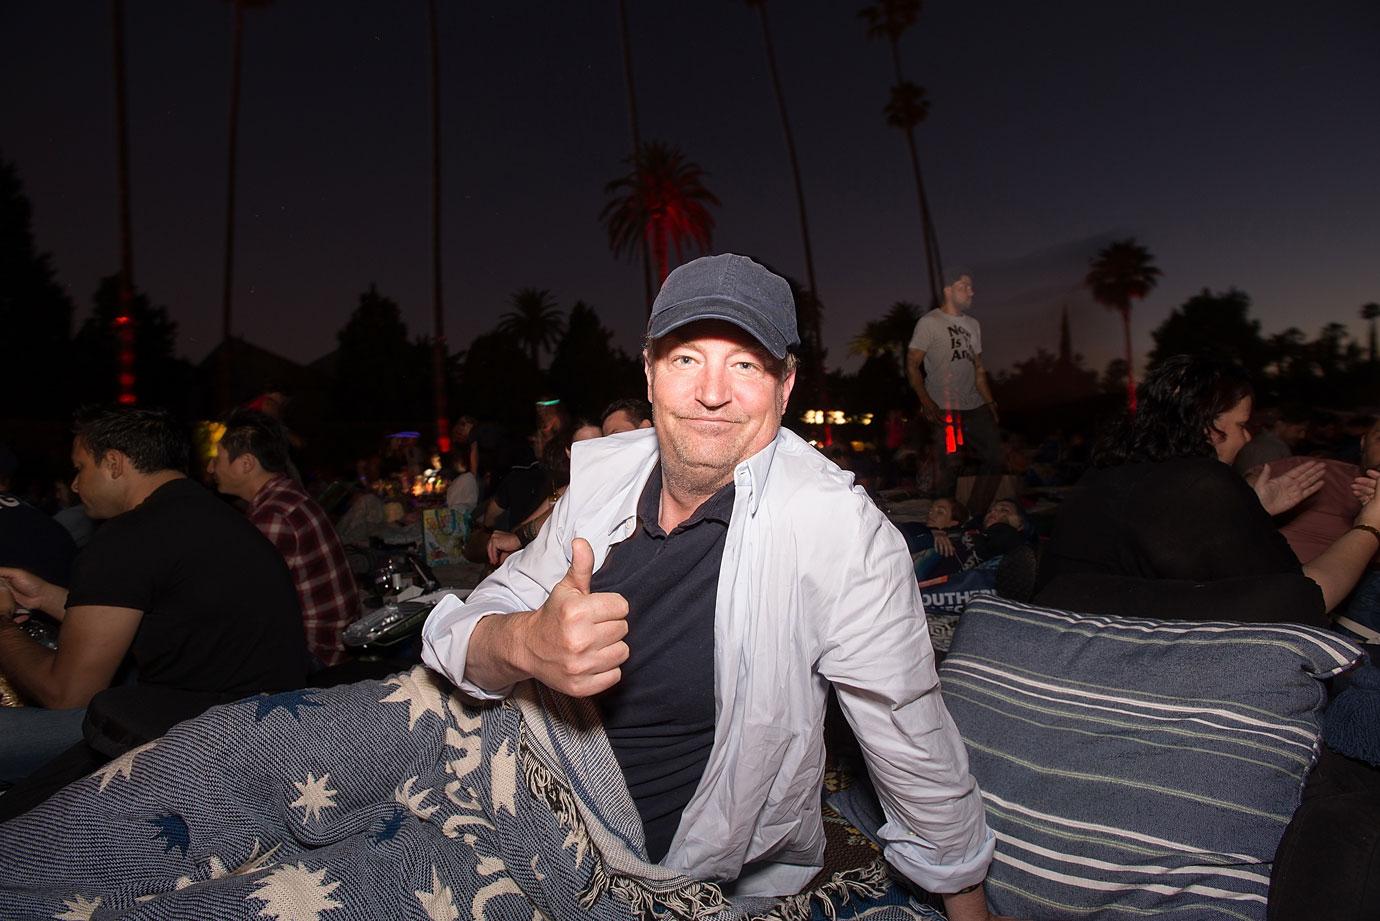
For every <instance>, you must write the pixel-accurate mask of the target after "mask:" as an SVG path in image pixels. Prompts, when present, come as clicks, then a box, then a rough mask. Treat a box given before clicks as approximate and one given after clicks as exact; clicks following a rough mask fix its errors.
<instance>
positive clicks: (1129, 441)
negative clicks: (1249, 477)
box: [1036, 355, 1380, 624]
mask: <svg viewBox="0 0 1380 921" xmlns="http://www.w3.org/2000/svg"><path fill="white" fill-rule="evenodd" d="M1252 397H1253V392H1252V389H1251V384H1250V381H1249V379H1248V378H1247V377H1246V375H1245V372H1243V371H1242V370H1241V369H1240V368H1238V367H1237V366H1235V365H1233V364H1230V363H1228V362H1225V361H1222V360H1219V359H1216V358H1212V357H1208V356H1201V355H1194V356H1188V355H1185V356H1178V357H1175V358H1171V359H1169V360H1168V361H1166V362H1165V363H1164V364H1162V365H1161V366H1160V367H1158V368H1156V369H1155V371H1153V372H1152V373H1151V374H1150V375H1149V376H1147V378H1146V380H1145V382H1144V384H1143V385H1142V386H1141V389H1140V409H1139V412H1137V413H1136V414H1135V415H1127V416H1125V417H1124V418H1122V419H1121V420H1120V421H1119V422H1117V423H1116V424H1115V425H1113V426H1112V427H1111V428H1109V429H1108V431H1107V432H1106V434H1105V435H1104V436H1103V437H1102V439H1101V440H1100V441H1099V442H1098V444H1097V446H1096V447H1095V448H1094V450H1093V457H1092V460H1093V468H1092V470H1090V471H1089V472H1088V474H1087V475H1086V476H1085V477H1084V478H1083V480H1082V481H1081V482H1080V483H1079V485H1078V486H1077V487H1076V488H1075V490H1074V491H1073V493H1072V494H1071V495H1070V497H1069V499H1068V500H1067V501H1066V502H1065V503H1064V504H1063V506H1061V507H1060V509H1059V513H1058V516H1057V518H1056V519H1055V525H1054V534H1053V537H1052V539H1051V540H1050V543H1049V545H1048V547H1047V548H1046V552H1045V553H1044V555H1043V558H1042V560H1041V565H1040V575H1039V579H1038V582H1037V586H1038V587H1037V594H1036V601H1037V602H1038V603H1040V604H1046V605H1049V606H1052V607H1060V608H1067V609H1071V610H1078V611H1088V612H1092V613H1099V614H1127V615H1137V616H1155V617H1177V618H1183V619H1193V620H1209V619H1210V620H1242V621H1294V622H1301V623H1314V624H1323V623H1326V613H1327V612H1328V611H1330V610H1331V609H1332V608H1333V607H1334V606H1335V605H1336V604H1337V603H1338V602H1340V601H1341V600H1342V598H1344V597H1345V596H1346V594H1347V593H1348V592H1350V591H1351V589H1352V587H1353V586H1354V585H1355V584H1356V580H1357V579H1358V578H1359V577H1360V575H1361V572H1362V570H1363V569H1364V567H1365V565H1366V563H1367V562H1368V561H1369V560H1370V558H1371V557H1372V556H1374V555H1375V552H1376V549H1377V547H1378V546H1380V502H1372V503H1369V504H1367V505H1366V506H1363V507H1362V510H1361V513H1360V515H1359V516H1358V517H1357V519H1356V524H1355V526H1354V527H1353V528H1352V529H1351V530H1350V531H1348V532H1346V533H1345V534H1343V535H1342V536H1341V537H1340V538H1338V539H1337V541H1336V542H1335V543H1334V544H1333V545H1332V546H1331V547H1330V548H1328V550H1326V551H1325V552H1324V553H1323V554H1322V555H1321V556H1319V557H1318V558H1316V559H1315V560H1313V561H1312V562H1310V563H1308V564H1307V565H1306V566H1305V565H1301V564H1300V563H1299V560H1298V558H1297V557H1296V556H1295V555H1294V553H1293V551H1292V550H1290V549H1289V545H1288V543H1286V542H1285V540H1284V538H1283V537H1281V536H1280V534H1279V533H1278V531H1276V530H1275V526H1274V523H1273V522H1272V520H1271V516H1273V515H1277V514H1280V513H1281V512H1284V511H1287V510H1288V509H1290V508H1292V507H1293V506H1294V505H1296V504H1298V503H1299V502H1300V501H1302V500H1303V499H1305V498H1307V497H1308V496H1310V495H1312V494H1313V493H1315V492H1316V491H1317V490H1318V489H1320V488H1321V486H1322V475H1323V469H1322V465H1321V464H1317V463H1309V464H1303V465H1300V466H1299V467H1295V468H1294V469H1293V470H1291V471H1289V472H1288V473H1287V474H1284V475H1282V476H1279V477H1273V476H1271V474H1270V471H1269V467H1268V465H1267V466H1266V468H1265V469H1264V470H1263V471H1262V472H1261V474H1260V476H1259V477H1258V478H1257V480H1256V481H1255V484H1254V486H1251V485H1248V484H1247V483H1246V482H1245V481H1244V480H1243V479H1241V477H1240V476H1238V475H1237V474H1236V473H1235V472H1234V471H1233V470H1232V467H1231V463H1232V461H1233V460H1235V458H1236V455H1237V453H1238V452H1240V450H1241V448H1242V447H1243V446H1244V445H1245V444H1246V443H1247V442H1248V441H1250V433H1249V431H1248V430H1247V429H1246V422H1247V420H1248V419H1249V418H1250V415H1251V402H1252Z"/></svg>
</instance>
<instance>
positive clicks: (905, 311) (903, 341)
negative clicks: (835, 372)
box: [848, 301, 923, 367]
mask: <svg viewBox="0 0 1380 921" xmlns="http://www.w3.org/2000/svg"><path fill="white" fill-rule="evenodd" d="M922 313H923V311H922V310H921V309H920V306H919V305H918V304H912V303H911V302H909V301H897V302H896V303H894V304H892V305H891V307H889V308H888V309H887V312H886V314H884V315H883V316H882V318H881V319H879V320H870V321H868V323H867V325H866V326H864V327H863V330H862V332H861V333H859V334H858V335H856V336H854V337H853V340H852V341H851V342H850V343H849V344H848V351H849V353H851V354H853V355H880V354H883V353H886V354H890V355H891V356H892V357H893V358H895V359H896V360H897V361H898V362H904V361H905V357H906V349H907V348H909V346H910V337H911V336H912V335H913V334H914V333H915V324H916V323H918V322H920V316H921V314H922ZM901 367H904V365H901Z"/></svg>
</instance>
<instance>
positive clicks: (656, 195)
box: [599, 141, 719, 284]
mask: <svg viewBox="0 0 1380 921" xmlns="http://www.w3.org/2000/svg"><path fill="white" fill-rule="evenodd" d="M629 166H630V167H631V169H630V171H629V172H628V174H627V175H625V176H621V177H619V178H618V179H615V180H613V181H612V182H610V183H609V184H608V185H606V186H605V187H604V192H605V194H606V195H608V196H609V201H608V203H607V204H605V205H604V210H603V211H601V212H600V213H599V219H600V220H602V221H603V222H604V225H605V227H607V228H608V234H609V247H610V248H611V249H612V250H613V253H614V255H615V256H623V255H626V256H627V257H628V258H633V257H634V256H635V255H636V253H637V248H638V246H639V245H642V244H645V245H647V246H648V247H649V248H650V250H651V253H652V261H653V262H655V263H656V269H657V283H658V284H660V283H661V282H663V281H665V280H666V276H667V275H668V274H670V271H671V266H670V251H671V250H672V249H674V250H675V254H676V264H677V265H679V264H680V263H681V262H682V261H684V251H685V249H687V248H692V249H694V250H696V251H698V252H700V253H706V252H708V251H709V249H710V247H711V246H712V241H713V235H714V216H713V215H712V214H710V213H709V208H708V207H707V206H708V205H718V204H719V200H718V199H717V198H716V197H715V196H714V194H713V193H712V192H710V191H709V190H708V189H706V188H705V187H704V176H705V173H704V170H702V169H701V168H700V167H699V166H698V165H697V164H695V163H692V162H690V161H689V160H687V159H685V154H683V153H681V151H679V150H678V149H676V148H675V147H672V146H671V145H669V144H665V143H662V142H660V141H649V142H648V143H646V144H644V145H642V147H641V148H640V149H639V150H638V153H637V156H635V157H633V158H631V161H630V162H629Z"/></svg>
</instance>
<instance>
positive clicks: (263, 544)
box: [0, 409, 307, 801]
mask: <svg viewBox="0 0 1380 921" xmlns="http://www.w3.org/2000/svg"><path fill="white" fill-rule="evenodd" d="M187 461H188V449H187V442H186V441H185V440H184V439H183V438H182V436H181V434H180V433H179V432H178V431H177V430H176V428H175V427H174V426H173V423H172V420H171V419H170V418H169V417H168V415H167V414H166V413H163V412H159V411H155V410H148V409H111V410H99V411H95V412H92V413H88V414H84V415H83V416H81V417H80V418H79V419H78V422H77V428H76V437H75V438H74V439H73V443H72V463H73V465H74V466H75V468H76V478H75V479H74V481H73V484H72V486H73V489H74V490H76V492H77V493H79V494H80V495H81V499H82V502H83V503H85V505H86V507H87V509H88V510H89V511H90V513H91V515H92V516H93V517H95V518H103V519H110V520H108V521H107V523H106V524H105V525H104V526H103V527H102V528H101V529H100V530H99V531H98V532H97V533H96V536H95V537H94V538H93V539H92V541H91V543H90V544H88V545H87V546H86V547H85V548H83V550H82V551H81V553H80V554H79V555H78V556H77V559H76V563H75V565H74V567H73V570H72V580H71V586H70V588H63V587H61V586H59V585H56V584H54V583H52V582H50V581H48V580H47V579H43V578H41V577H39V576H37V575H35V574H34V573H32V572H29V571H27V570H23V569H0V578H3V579H4V580H5V582H6V583H7V584H8V589H9V591H10V593H12V594H13V596H14V599H15V601H17V602H18V603H19V604H21V605H23V606H25V607H28V608H31V609H34V610H38V611H42V612H43V613H45V614H48V615H50V616H51V617H54V618H57V619H58V620H60V621H62V629H61V632H60V634H59V637H58V648H57V650H56V652H55V651H53V650H51V649H48V648H46V647H44V646H41V645H39V644H38V643H36V642H34V641H33V640H31V639H30V638H29V637H28V635H27V634H25V633H24V632H23V631H22V630H21V629H20V628H19V627H18V626H16V625H15V624H14V622H13V620H12V619H11V614H10V613H7V612H6V611H5V610H3V609H0V672H3V673H4V674H5V676H6V677H7V678H8V679H9V680H10V682H11V683H13V684H14V686H15V687H16V688H17V689H18V690H19V691H20V692H21V693H22V694H23V695H24V696H25V697H26V698H28V699H29V700H30V701H32V702H33V703H34V704H36V706H34V707H22V708H17V709H14V708H0V782H3V783H14V782H16V781H18V780H19V779H21V778H23V777H24V776H25V775H27V774H29V773H30V772H31V771H33V770H35V769H36V768H38V767H39V766H40V765H42V764H44V763H45V762H46V761H48V760H49V759H51V758H53V757H54V756H56V755H58V754H59V753H61V752H63V751H64V750H66V749H68V748H69V747H71V746H73V745H74V744H75V743H78V742H80V741H81V739H82V731H81V725H82V711H83V708H85V707H86V706H87V705H88V704H89V703H90V701H91V699H92V697H93V696H95V695H96V693H97V692H99V691H101V690H103V689H105V688H106V687H107V686H108V685H109V684H110V681H111V678H112V676H114V675H115V672H116V669H118V668H119V667H120V665H121V663H122V662H123V660H124V659H125V656H126V654H129V655H130V656H131V657H132V660H133V664H134V666H135V669H136V674H137V679H136V680H137V683H138V684H139V685H142V686H145V687H150V688H158V689H160V690H161V691H163V692H165V693H166V695H167V697H168V698H169V700H171V699H173V698H177V697H178V695H183V696H184V697H187V696H190V697H191V698H195V700H196V701H198V702H200V703H201V707H200V708H201V709H204V707H205V706H210V705H211V704H212V703H216V702H224V701H230V700H235V699H237V698H240V697H244V696H246V695H250V694H255V693H258V692H260V691H280V690H284V689H288V688H298V687H301V686H302V684H303V683H304V682H305V680H306V664H307V654H306V641H305V638H304V637H303V633H302V620H301V614H300V612H299V610H298V606H297V592H296V590H295V589H294V587H293V584H292V576H291V574H290V573H289V572H288V569H287V566H286V565H285V564H284V563H283V560H282V557H280V556H279V555H278V553H277V551H275V550H274V549H273V545H272V544H270V543H269V542H268V541H267V540H266V539H265V538H264V537H263V535H262V534H260V533H259V532H258V531H257V530H255V529H254V526H253V525H251V524H250V523H249V522H248V521H246V520H245V519H244V516H243V515H241V514H239V513H238V512H236V511H235V510H234V509H233V508H231V507H230V506H229V505H227V504H226V503H224V502H222V501H221V500H219V499H217V498H216V497H215V496H214V495H213V494H211V493H210V492H208V491H207V490H205V489H204V488H202V487H201V486H199V485H198V484H197V483H195V482H193V481H192V480H190V479H188V478H187V476H186V475H185V474H184V473H183V471H184V470H185V469H186V467H187ZM190 715H192V714H191V713H188V712H185V711H184V712H181V713H180V717H179V718H185V717H186V716H190ZM174 722H176V720H174ZM165 728H166V727H165ZM13 795H14V794H13V793H10V794H6V796H5V797H0V800H3V801H9V800H10V798H11V797H12V796H13Z"/></svg>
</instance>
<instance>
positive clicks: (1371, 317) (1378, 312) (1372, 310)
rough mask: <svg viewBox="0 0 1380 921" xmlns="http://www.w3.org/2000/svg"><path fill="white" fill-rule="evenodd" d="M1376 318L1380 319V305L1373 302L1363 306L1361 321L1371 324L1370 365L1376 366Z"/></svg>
mask: <svg viewBox="0 0 1380 921" xmlns="http://www.w3.org/2000/svg"><path fill="white" fill-rule="evenodd" d="M1376 317H1380V304H1376V303H1374V302H1372V303H1369V304H1365V305H1363V306H1362V307H1361V319H1362V320H1365V321H1366V322H1368V323H1369V324H1370V330H1369V333H1370V336H1369V339H1370V343H1369V344H1370V349H1369V353H1370V363H1371V364H1375V361H1376V349H1375V318H1376Z"/></svg>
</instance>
